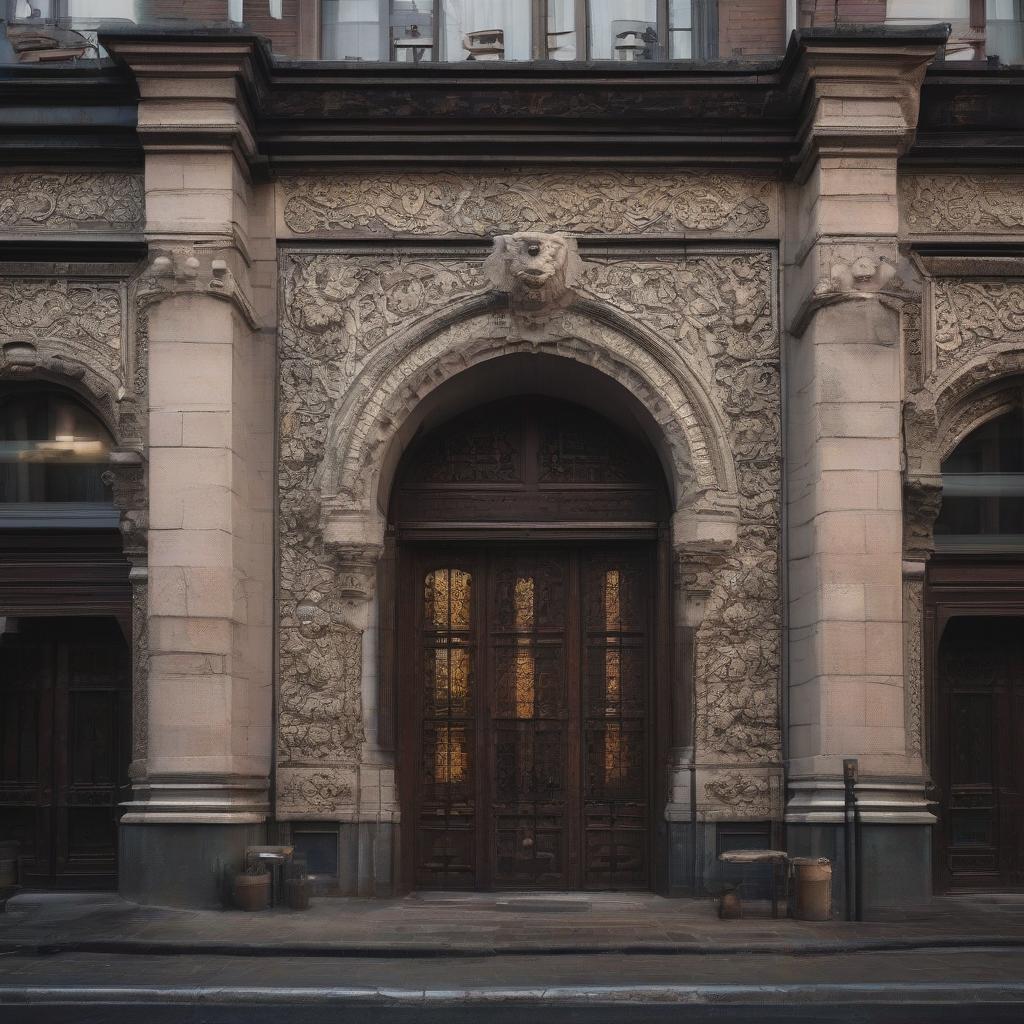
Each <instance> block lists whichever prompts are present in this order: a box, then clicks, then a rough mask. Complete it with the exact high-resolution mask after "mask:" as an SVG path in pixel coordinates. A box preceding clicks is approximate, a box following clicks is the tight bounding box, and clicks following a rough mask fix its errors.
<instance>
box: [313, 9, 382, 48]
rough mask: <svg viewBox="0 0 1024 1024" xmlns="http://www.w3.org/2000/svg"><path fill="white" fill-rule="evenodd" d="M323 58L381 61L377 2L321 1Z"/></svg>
mask: <svg viewBox="0 0 1024 1024" xmlns="http://www.w3.org/2000/svg"><path fill="white" fill-rule="evenodd" d="M322 32H323V54H324V57H326V58H327V59H328V60H380V59H381V45H380V43H381V39H380V6H379V4H378V2H377V0H324V6H323V26H322Z"/></svg>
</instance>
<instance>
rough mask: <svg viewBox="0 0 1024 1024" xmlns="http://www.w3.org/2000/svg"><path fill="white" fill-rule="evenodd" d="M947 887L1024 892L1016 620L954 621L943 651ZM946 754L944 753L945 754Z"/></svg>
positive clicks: (1021, 676) (1022, 684)
mask: <svg viewBox="0 0 1024 1024" xmlns="http://www.w3.org/2000/svg"><path fill="white" fill-rule="evenodd" d="M938 681H939V701H940V708H939V714H940V718H941V724H942V726H943V729H942V730H941V731H940V742H943V743H944V745H945V747H946V751H945V755H946V756H945V758H944V759H941V758H940V763H942V764H944V766H945V767H944V769H943V772H944V778H943V779H941V780H940V786H941V788H942V790H943V793H944V801H943V821H942V823H941V826H940V827H941V830H942V832H941V835H940V837H939V838H940V844H941V848H942V851H943V852H944V855H943V856H942V865H941V866H942V872H941V877H940V882H941V883H942V886H943V888H946V889H951V890H964V889H1004V888H1018V887H1024V871H1022V858H1024V834H1022V829H1021V824H1020V822H1021V817H1022V815H1024V800H1022V789H1024V770H1022V768H1024V766H1022V754H1021V749H1022V737H1024V699H1022V694H1024V643H1022V641H1021V637H1020V628H1019V624H1018V623H1017V622H1016V621H1015V620H1013V619H1000V618H963V619H954V620H953V621H952V622H951V623H950V624H949V626H948V627H947V630H946V634H945V636H944V637H943V640H942V644H941V646H940V651H939V660H938ZM940 753H941V752H940Z"/></svg>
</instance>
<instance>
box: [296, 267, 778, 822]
mask: <svg viewBox="0 0 1024 1024" xmlns="http://www.w3.org/2000/svg"><path fill="white" fill-rule="evenodd" d="M282 263H283V266H282V296H283V312H282V325H281V341H280V344H281V351H280V372H281V400H280V433H281V441H280V445H281V447H280V459H279V495H280V509H281V545H280V590H279V594H280V602H279V608H280V612H279V614H280V620H279V629H280V650H281V661H280V675H279V690H278V731H277V737H278V738H277V759H278V762H277V763H278V769H277V801H278V802H277V815H278V817H279V818H280V819H283V820H286V821H287V820H303V819H311V818H319V819H323V820H330V821H336V822H339V823H340V827H341V829H342V833H343V837H344V834H345V832H346V831H351V832H352V835H353V839H354V838H355V834H356V832H358V829H359V828H366V827H369V828H372V829H374V830H376V831H375V835H377V837H378V838H377V841H382V842H386V841H387V839H386V838H384V837H385V835H386V833H387V832H388V831H389V830H392V829H393V826H394V824H395V823H396V822H397V819H398V807H397V803H396V802H395V799H394V791H395V787H394V766H393V758H392V756H391V754H390V752H389V751H386V750H381V749H380V746H379V743H378V735H379V730H378V725H379V721H378V710H379V708H378V702H379V699H380V697H379V685H378V684H379V679H380V664H379V657H380V653H381V651H380V650H379V643H378V640H379V636H378V623H379V619H380V615H381V613H382V612H381V607H380V602H379V601H378V600H377V596H378V595H377V592H376V591H377V580H378V573H379V563H380V559H381V556H382V553H383V552H384V549H385V544H384V524H385V517H384V512H385V510H386V506H387V500H388V491H389V487H390V482H391V476H392V474H393V472H394V467H395V466H396V465H397V462H398V459H399V456H400V454H401V452H402V450H403V447H404V446H405V445H406V444H407V443H408V442H409V440H410V438H411V437H412V436H413V435H414V434H415V432H416V430H417V429H418V428H419V427H420V425H421V424H422V423H424V422H426V421H427V419H428V418H429V417H430V416H431V415H434V414H436V412H437V403H438V402H439V401H440V397H439V396H441V395H442V393H443V389H444V385H445V384H446V382H448V381H450V380H452V379H453V378H458V377H460V376H465V378H466V379H467V380H469V379H471V378H472V375H473V374H477V373H481V374H485V375H486V373H487V372H488V369H487V368H488V367H489V366H498V365H500V364H501V363H502V362H503V361H506V360H509V359H512V358H516V357H523V356H525V355H530V356H536V357H539V358H545V359H552V360H557V361H559V362H560V363H563V364H565V365H567V366H575V367H577V368H578V369H579V371H580V372H581V373H589V374H592V375H596V376H597V377H599V378H601V379H603V380H606V381H608V382H610V383H611V384H613V385H614V386H615V387H616V388H617V389H619V392H620V393H623V394H626V395H631V396H632V401H633V402H635V404H636V406H637V407H638V408H639V409H641V410H643V415H642V418H643V420H644V429H645V431H647V432H648V436H649V438H650V439H651V440H652V442H653V444H654V447H655V449H656V450H657V451H658V454H659V457H660V459H661V461H662V465H663V468H664V470H665V474H666V477H667V478H668V482H669V488H670V492H671V499H672V524H671V533H672V549H673V557H672V565H673V579H674V580H675V583H674V588H675V591H676V595H677V599H676V601H675V602H674V606H675V612H674V615H675V618H676V630H675V635H676V637H677V640H675V641H674V642H673V643H674V647H675V648H676V654H675V655H674V657H675V658H676V659H677V663H678V665H679V666H680V670H679V680H678V683H677V688H679V689H680V690H681V691H686V692H685V699H683V700H681V701H680V702H679V703H680V707H681V708H685V710H684V711H682V712H681V713H680V721H679V722H678V727H679V728H678V730H677V733H678V735H677V739H676V747H677V749H676V751H675V752H674V755H673V758H674V761H675V773H674V776H673V778H674V781H673V783H672V784H671V785H670V786H669V787H668V789H669V791H670V793H671V797H670V799H669V806H668V808H667V809H666V811H665V814H666V816H667V817H668V818H669V820H670V821H680V822H690V823H692V821H693V820H694V819H695V816H697V817H699V818H700V820H702V821H708V822H716V821H721V820H732V819H737V820H743V819H755V820H765V819H767V818H773V817H777V815H778V813H779V812H780V795H781V787H780V786H779V780H780V776H781V766H780V762H779V729H778V699H779V698H778V674H779V666H780V649H781V643H780V633H779V629H780V605H779V596H778V581H779V575H778V572H779V565H778V551H779V538H780V533H779V529H780V525H779V514H780V502H779V496H780V455H781V441H780V408H779V366H778V362H779V360H778V355H779V350H778V327H777V317H776V312H775V302H774V283H773V282H774V267H773V261H772V258H771V257H770V256H769V255H768V253H766V252H763V251H752V252H744V253H736V252H729V253H721V254H719V253H711V252H708V253H698V254H687V255H681V256H676V257H652V258H650V259H600V260H593V261H586V262H584V263H583V265H582V271H581V274H580V280H579V283H578V284H577V285H576V286H575V291H574V293H573V295H572V296H571V298H570V300H569V301H564V300H563V301H561V302H560V303H558V304H556V305H554V306H553V307H552V308H548V309H545V310H543V311H541V312H540V313H539V314H534V313H531V314H529V315H527V314H524V313H521V312H517V311H516V309H515V308H512V309H510V306H509V301H508V299H507V298H506V297H505V296H504V295H502V294H501V292H500V291H498V292H495V291H492V290H489V289H488V283H489V280H488V278H487V276H486V275H485V273H484V271H483V268H482V262H481V261H480V259H479V257H475V258H468V257H467V256H465V255H461V254H460V255H455V254H452V253H450V252H448V253H442V252H438V253H436V254H433V255H429V256H427V255H412V254H401V255H395V256H386V257H384V256H380V255H373V256H364V255H361V254H355V253H348V254H346V253H340V252H338V253H333V252H324V251H322V250H321V251H319V252H300V251H294V252H287V253H285V254H283V256H282ZM695 677H696V678H698V679H699V680H700V682H699V685H697V686H695V685H694V679H695ZM694 690H696V693H694ZM695 749H696V750H697V751H699V753H695ZM695 763H696V764H697V767H696V771H695ZM694 798H695V799H694ZM368 800H369V801H370V802H372V806H373V810H372V812H370V813H369V814H368V812H367V806H368ZM371 821H372V825H371V824H370V822H371ZM346 822H351V823H353V825H355V824H356V823H361V824H359V825H358V826H357V827H356V828H350V826H349V825H348V824H346ZM362 823H365V824H362ZM343 842H344V838H343Z"/></svg>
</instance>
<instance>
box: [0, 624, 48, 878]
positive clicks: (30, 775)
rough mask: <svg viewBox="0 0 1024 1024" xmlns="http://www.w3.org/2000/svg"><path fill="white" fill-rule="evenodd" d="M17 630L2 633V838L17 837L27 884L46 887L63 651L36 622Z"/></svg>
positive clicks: (0, 781) (0, 811) (0, 669)
mask: <svg viewBox="0 0 1024 1024" xmlns="http://www.w3.org/2000/svg"><path fill="white" fill-rule="evenodd" d="M44 621H45V620H44ZM14 629H15V630H16V632H12V631H8V632H5V633H4V635H3V636H2V637H0V838H2V839H13V840H16V841H17V843H18V854H19V857H20V859H21V872H22V881H23V883H24V884H25V885H29V886H45V885H49V884H51V882H52V879H53V870H54V864H53V825H54V819H53V796H54V794H53V746H52V744H53V713H54V708H55V702H54V685H55V682H56V664H55V659H56V653H57V651H56V644H55V643H54V642H53V638H52V637H51V636H49V635H47V634H46V633H45V632H43V631H42V630H40V629H39V628H37V627H36V622H35V621H33V620H25V621H23V622H17V623H15V624H14Z"/></svg>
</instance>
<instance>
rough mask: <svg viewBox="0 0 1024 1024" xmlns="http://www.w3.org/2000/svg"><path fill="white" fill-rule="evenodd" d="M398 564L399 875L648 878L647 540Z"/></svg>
mask: <svg viewBox="0 0 1024 1024" xmlns="http://www.w3.org/2000/svg"><path fill="white" fill-rule="evenodd" d="M405 564H406V566H407V571H406V573H405V578H404V585H405V587H406V588H407V597H408V598H409V600H407V602H406V607H407V608H408V609H409V611H408V621H409V622H410V624H411V626H412V632H413V633H414V635H415V642H414V643H413V644H411V645H408V648H407V649H408V650H409V652H410V654H409V664H408V665H407V666H406V670H405V675H406V680H407V685H406V690H407V696H408V699H407V702H406V715H405V720H406V727H405V728H403V747H404V749H405V750H406V755H407V756H406V760H405V771H404V773H403V774H404V777H405V778H406V780H409V781H407V783H406V788H405V792H406V794H407V797H408V803H407V806H408V805H409V803H411V805H412V808H411V809H412V815H411V816H410V819H409V820H410V821H411V824H412V828H411V829H410V830H409V831H408V833H407V836H408V837H409V838H408V845H407V848H406V856H407V857H410V858H411V864H412V870H411V882H412V884H413V885H415V886H417V887H423V888H466V889H472V888H483V889H489V888H515V889H534V888H535V889H568V888H587V889H627V888H645V887H647V886H648V884H649V852H648V851H649V829H650V820H649V804H650V795H649V788H650V759H651V751H650V741H649V718H650V715H649V708H650V698H651V693H650V691H651V668H650V639H651V637H650V633H651V629H650V622H651V605H652V596H653V585H654V579H655V573H654V546H653V545H649V544H633V545H629V544H622V545H618V546H615V547H607V546H604V545H589V546H588V545H576V546H566V545H546V546H543V547H529V546H525V545H516V544H494V545H492V546H488V545H477V546H467V547H461V548H459V547H437V548H432V549H422V548H421V549H418V550H416V551H415V552H414V553H413V552H410V553H408V555H407V557H406V559H405Z"/></svg>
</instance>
